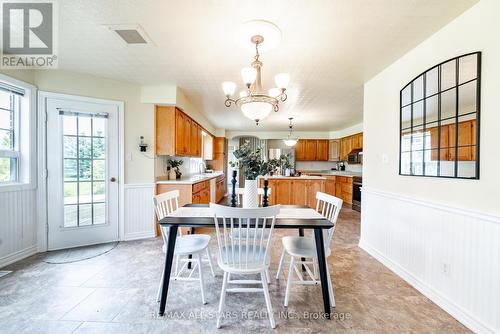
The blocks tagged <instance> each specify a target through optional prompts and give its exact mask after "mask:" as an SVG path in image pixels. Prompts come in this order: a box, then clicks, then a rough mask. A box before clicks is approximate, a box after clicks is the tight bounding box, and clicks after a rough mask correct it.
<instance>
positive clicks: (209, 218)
mask: <svg viewBox="0 0 500 334" xmlns="http://www.w3.org/2000/svg"><path fill="white" fill-rule="evenodd" d="M158 223H159V224H160V225H161V227H162V228H166V229H167V232H168V238H167V241H166V243H167V244H166V252H165V265H164V268H163V283H162V285H163V286H162V291H161V299H160V310H159V313H158V314H159V315H160V316H163V315H164V313H165V307H166V304H167V296H168V288H169V283H170V279H169V278H170V273H171V271H172V263H173V259H174V250H175V242H176V239H177V232H178V228H179V227H190V228H192V229H191V231H194V229H195V228H202V227H203V228H214V229H215V219H214V214H213V212H212V211H211V210H210V208H209V205H208V204H186V205H184V206H182V207H180V208H178V209H177V210H176V211H175V212H173V213H172V214H171V215H169V216H166V217H164V218H163V219H161V220H159V222H158ZM217 223H218V224H219V226H222V224H223V223H222V219H221V220H218V221H217ZM251 224H252V222H250V225H251ZM270 224H271V222H268V225H267V227H270V226H271V225H270ZM332 227H333V223H332V222H330V221H329V220H328V219H326V218H325V217H323V216H322V215H321V214H320V213H319V212H317V211H316V210H314V209H311V208H310V207H308V206H304V205H281V208H280V213H279V214H278V215H277V216H276V220H275V223H274V228H276V229H295V230H299V231H301V232H299V234H301V235H303V230H305V229H311V230H313V231H314V239H315V242H316V251H317V259H318V267H319V275H320V280H321V282H327V280H328V278H327V277H328V276H327V270H328V269H327V265H326V256H325V243H324V238H323V233H322V231H323V230H325V229H330V228H332ZM321 291H322V294H323V308H324V316H325V318H328V319H330V314H331V306H330V297H329V296H330V295H329V291H328V284H326V283H325V284H321Z"/></svg>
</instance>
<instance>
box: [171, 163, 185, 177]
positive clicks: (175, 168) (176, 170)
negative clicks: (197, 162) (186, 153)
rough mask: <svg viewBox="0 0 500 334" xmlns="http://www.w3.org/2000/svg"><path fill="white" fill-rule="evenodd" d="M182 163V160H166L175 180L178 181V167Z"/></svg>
mask: <svg viewBox="0 0 500 334" xmlns="http://www.w3.org/2000/svg"><path fill="white" fill-rule="evenodd" d="M183 163H184V161H182V160H175V159H168V164H169V166H170V168H172V169H173V170H174V171H175V178H176V179H180V178H181V176H182V173H181V170H180V168H179V167H180V166H181V165H182V164H183Z"/></svg>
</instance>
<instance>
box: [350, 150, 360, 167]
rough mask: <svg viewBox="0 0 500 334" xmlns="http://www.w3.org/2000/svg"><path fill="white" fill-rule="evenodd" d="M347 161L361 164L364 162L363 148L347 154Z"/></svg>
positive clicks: (351, 163)
mask: <svg viewBox="0 0 500 334" xmlns="http://www.w3.org/2000/svg"><path fill="white" fill-rule="evenodd" d="M347 162H348V163H349V165H353V164H360V163H362V162H363V151H361V150H352V151H351V152H350V153H349V154H348V155H347Z"/></svg>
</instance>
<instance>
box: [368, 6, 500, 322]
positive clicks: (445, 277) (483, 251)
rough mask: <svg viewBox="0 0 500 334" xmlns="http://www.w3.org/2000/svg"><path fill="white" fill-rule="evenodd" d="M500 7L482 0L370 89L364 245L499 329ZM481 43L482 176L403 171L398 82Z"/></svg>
mask: <svg viewBox="0 0 500 334" xmlns="http://www.w3.org/2000/svg"><path fill="white" fill-rule="evenodd" d="M499 13H500V1H497V0H481V1H480V2H479V3H478V4H476V5H475V6H473V7H472V8H471V9H469V10H468V11H466V12H465V13H463V14H462V15H461V16H459V17H458V18H457V19H455V20H454V21H452V22H451V23H449V24H448V25H447V26H445V27H444V28H442V29H441V30H440V31H438V32H436V33H435V34H434V35H433V36H431V37H430V38H429V39H428V40H426V41H424V42H423V43H421V44H420V45H419V46H417V47H416V48H415V49H413V50H412V51H410V52H409V53H407V54H406V55H405V56H403V57H401V58H400V59H399V60H397V61H396V62H395V63H393V64H392V65H390V66H389V67H388V68H386V69H385V70H384V71H382V72H381V73H379V74H378V75H377V76H375V77H374V78H372V79H371V80H370V81H368V82H367V83H366V84H365V91H364V117H363V120H364V157H363V159H364V161H363V162H364V165H363V172H364V174H363V185H364V186H363V201H362V203H363V204H362V206H363V207H362V227H361V241H360V246H361V247H363V248H364V249H366V250H367V251H369V252H370V253H371V254H372V255H374V256H375V257H377V258H378V259H380V260H381V261H383V262H384V263H385V264H386V265H388V266H389V267H390V268H392V269H393V270H394V271H396V272H397V273H399V274H400V275H402V276H403V277H404V278H405V279H407V280H408V281H409V282H410V283H411V284H413V285H414V286H416V287H417V288H419V289H420V290H421V291H422V292H424V294H426V295H427V296H428V297H430V298H431V299H432V300H433V301H435V302H436V303H437V304H439V305H440V306H441V307H443V308H444V309H446V310H447V311H448V312H450V313H451V314H452V315H454V316H455V317H456V318H457V319H458V320H460V321H462V322H463V323H464V324H466V325H467V326H469V327H470V328H471V329H473V330H475V331H477V332H500V313H499V310H500V288H499V285H500V283H499V282H500V265H499V263H500V252H499V246H498V245H499V244H500V226H499V224H500V179H499V178H498V169H499V166H500V154H498V132H499V127H498V124H500V112H499V111H498V103H499V100H498V92H499V89H500V62H499V59H500V42H499V39H498V36H500V20H499ZM473 51H482V52H483V54H482V83H481V89H482V92H481V95H482V96H481V129H480V131H481V142H480V145H481V167H480V168H481V178H480V180H452V179H440V178H430V177H429V178H423V177H408V176H399V175H398V150H399V134H398V132H399V92H400V89H401V88H402V87H403V86H405V85H406V84H407V83H408V82H409V81H410V80H412V79H413V78H414V77H415V76H417V75H418V74H420V73H421V72H423V71H425V70H426V69H428V68H430V67H431V66H433V65H435V64H437V63H440V62H441V61H444V60H447V59H449V58H452V57H455V56H458V55H461V54H465V53H468V52H473ZM384 156H385V157H387V163H384V160H385V159H384Z"/></svg>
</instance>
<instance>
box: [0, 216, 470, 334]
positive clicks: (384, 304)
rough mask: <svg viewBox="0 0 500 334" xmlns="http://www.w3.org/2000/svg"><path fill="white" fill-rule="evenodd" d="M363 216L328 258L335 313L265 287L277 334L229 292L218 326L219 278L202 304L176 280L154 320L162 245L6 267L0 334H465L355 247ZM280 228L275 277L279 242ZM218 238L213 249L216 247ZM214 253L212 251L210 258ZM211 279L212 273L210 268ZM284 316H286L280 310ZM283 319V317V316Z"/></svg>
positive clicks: (346, 225)
mask: <svg viewBox="0 0 500 334" xmlns="http://www.w3.org/2000/svg"><path fill="white" fill-rule="evenodd" d="M359 220H360V215H359V213H357V212H355V211H352V210H349V209H343V210H342V212H341V215H340V218H339V222H338V227H337V231H336V234H335V237H334V251H333V255H332V256H331V257H330V258H329V259H328V262H329V266H330V271H331V273H332V277H333V284H334V288H335V297H336V302H337V307H336V308H335V309H334V312H335V314H334V319H333V320H324V319H314V317H315V316H316V315H317V314H318V313H317V312H321V310H322V298H321V291H320V287H318V286H307V287H306V286H298V287H295V288H294V289H293V293H292V295H291V299H290V305H289V308H288V310H285V308H284V307H283V306H282V305H283V299H284V288H285V277H286V276H285V275H286V271H285V273H283V274H282V275H281V278H280V280H278V281H274V280H273V282H272V284H271V286H270V290H271V297H272V303H273V307H274V311H275V316H276V319H277V328H276V329H275V330H271V329H270V327H269V322H268V321H267V319H265V314H261V313H260V312H261V311H263V310H265V304H264V298H263V296H262V295H261V294H230V295H228V297H227V298H226V300H227V302H226V305H227V310H228V311H231V313H230V314H228V317H226V318H225V319H224V321H223V328H221V329H220V330H217V329H216V328H215V320H214V319H213V316H214V314H215V311H216V309H217V303H218V300H219V291H220V288H221V277H222V274H221V272H220V270H219V271H217V273H218V275H217V277H216V278H212V277H211V276H210V275H206V276H207V277H208V280H207V284H206V286H207V290H208V292H207V300H208V304H207V305H202V304H201V300H200V293H199V286H198V284H197V283H196V282H194V283H192V282H191V283H189V282H172V283H171V285H170V291H169V298H168V303H167V310H166V316H165V317H163V318H160V317H158V316H157V312H158V304H157V303H156V301H155V299H156V298H155V297H156V296H155V295H156V289H157V286H158V280H159V278H160V273H161V268H162V264H163V254H162V252H161V240H160V239H159V238H156V239H148V240H141V241H131V242H122V243H120V244H119V245H118V246H117V247H116V248H115V249H114V250H112V251H111V252H109V253H107V254H105V255H102V256H99V257H96V258H93V259H89V260H85V261H82V262H77V263H70V264H58V265H55V264H47V263H44V262H43V261H42V258H43V255H35V256H32V257H30V258H28V259H25V260H23V261H20V262H18V263H15V264H12V265H10V266H8V267H6V268H4V269H7V270H13V271H14V272H13V273H11V274H9V275H7V276H5V277H3V278H0V333H16V334H20V333H186V334H187V333H212V332H220V333H250V332H252V333H256V332H257V333H258V332H270V333H271V332H272V333H410V332H413V333H465V332H469V331H468V330H467V328H465V327H464V326H462V325H461V324H460V323H459V322H457V321H456V320H454V319H453V318H452V317H451V316H450V315H448V314H447V313H446V312H444V311H443V310H441V309H440V308H439V307H437V306H436V305H435V304H433V303H432V302H431V301H430V300H429V299H427V298H426V297H424V296H423V295H421V294H420V293H419V292H418V291H416V290H415V289H413V288H412V287H411V286H409V285H408V284H407V283H406V282H404V281H403V280H402V279H400V278H399V277H398V276H396V275H395V274H394V273H392V272H391V271H390V270H388V269H387V268H385V267H384V266H383V265H382V264H380V263H379V262H377V261H376V260H375V259H373V258H372V257H370V256H369V255H368V254H367V253H365V252H364V251H363V250H361V249H360V248H358V247H357V243H358V239H359ZM291 233H296V231H293V230H290V231H285V230H280V231H276V235H275V236H274V238H275V239H274V240H275V241H274V243H273V263H272V268H271V272H272V274H274V273H275V271H276V268H277V262H278V259H279V254H280V250H281V243H280V241H279V240H280V237H281V236H283V235H285V234H291ZM215 246H216V245H215V240H212V247H213V248H214V249H215ZM213 253H215V252H213ZM206 269H207V274H208V268H206ZM285 311H288V313H286V312H285ZM286 314H288V315H289V317H288V318H286V317H285V315H286Z"/></svg>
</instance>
